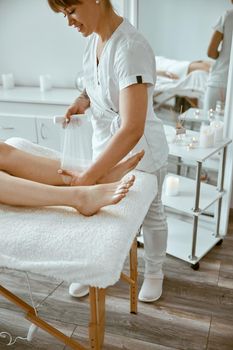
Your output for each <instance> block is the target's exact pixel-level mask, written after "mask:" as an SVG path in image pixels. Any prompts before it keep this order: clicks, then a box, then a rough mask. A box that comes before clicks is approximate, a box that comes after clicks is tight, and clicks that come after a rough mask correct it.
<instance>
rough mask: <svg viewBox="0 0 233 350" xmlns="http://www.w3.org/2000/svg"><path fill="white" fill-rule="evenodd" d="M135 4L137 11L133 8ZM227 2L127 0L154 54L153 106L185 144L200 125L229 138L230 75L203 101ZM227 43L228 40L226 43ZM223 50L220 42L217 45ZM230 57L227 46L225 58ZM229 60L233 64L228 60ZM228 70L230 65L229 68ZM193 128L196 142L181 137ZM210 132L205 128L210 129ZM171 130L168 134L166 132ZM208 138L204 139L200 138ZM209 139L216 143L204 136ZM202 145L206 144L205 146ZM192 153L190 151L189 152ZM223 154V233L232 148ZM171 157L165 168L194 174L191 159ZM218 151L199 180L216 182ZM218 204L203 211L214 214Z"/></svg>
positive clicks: (231, 133) (231, 131)
mask: <svg viewBox="0 0 233 350" xmlns="http://www.w3.org/2000/svg"><path fill="white" fill-rule="evenodd" d="M135 8H136V11H135ZM232 9H233V5H232V3H231V1H230V0H221V1H219V0H206V1H202V0H195V1H193V0H147V1H146V2H145V1H144V0H131V15H132V16H133V21H132V22H134V23H135V24H136V25H137V28H138V29H139V31H140V32H141V33H142V34H143V35H144V36H145V37H146V38H147V40H148V41H149V43H150V45H151V46H152V48H153V50H154V53H155V56H156V66H157V83H156V86H155V92H154V110H155V112H156V115H157V116H158V117H159V118H160V119H162V120H163V122H164V125H165V129H166V130H168V139H169V140H171V139H174V135H176V133H177V129H181V130H180V131H181V135H178V136H177V135H176V136H175V138H176V140H177V139H178V141H176V142H178V143H179V142H180V143H181V144H183V145H184V144H185V145H186V146H187V148H189V147H190V151H191V150H192V148H195V147H196V142H197V141H198V142H201V140H200V135H201V134H202V132H203V130H205V129H204V126H205V125H206V126H208V127H209V126H210V125H211V124H212V126H213V128H214V127H215V126H216V127H219V137H220V138H221V137H222V134H224V136H225V137H229V138H230V139H231V138H232V136H233V126H232V123H231V117H230V115H231V112H232V103H233V101H232V98H231V96H232V83H231V76H230V73H229V76H228V77H229V79H228V80H227V79H226V86H227V82H228V90H227V89H226V88H225V90H224V88H221V89H220V90H221V91H220V95H219V96H218V98H217V99H216V101H215V102H214V104H213V106H211V108H210V106H208V104H206V95H205V93H206V89H207V82H208V81H209V79H210V72H211V70H212V67H213V64H214V63H215V60H214V59H211V58H209V57H208V56H207V50H208V46H209V43H210V39H211V37H212V34H213V33H214V26H215V25H216V24H217V22H218V19H219V18H220V16H221V15H223V14H224V13H226V11H227V10H232ZM228 42H229V41H228ZM219 48H221V45H220V46H219ZM229 56H230V50H229V53H228V57H229ZM231 64H232V62H231ZM230 72H232V68H231V67H230ZM183 129H184V130H185V131H187V130H191V131H193V132H194V133H195V132H197V138H198V140H195V138H194V139H192V138H190V137H187V135H188V134H189V131H188V132H187V133H186V136H185V135H182V132H183V131H182V130H183ZM208 130H209V129H208ZM169 133H170V134H169ZM203 142H206V140H205V138H204V141H203ZM208 142H214V141H211V140H208ZM203 147H205V144H203ZM190 154H191V153H190ZM224 157H226V158H225V166H224V169H225V170H224V171H225V180H224V190H225V192H226V193H225V196H223V199H222V202H221V212H222V213H221V223H220V225H221V232H222V233H224V234H225V233H226V230H227V223H228V214H229V208H230V205H231V206H233V205H232V204H233V202H232V203H231V187H232V149H231V146H228V147H227V152H226V155H225V156H224ZM189 158H192V157H191V156H190V157H187V158H186V159H184V158H182V161H181V157H180V158H179V157H178V162H180V161H181V162H182V164H181V166H180V164H178V165H177V157H175V158H174V157H169V171H171V172H173V173H177V171H178V172H179V173H180V174H181V175H184V176H185V177H188V178H193V179H195V178H196V168H195V165H196V164H195V162H192V160H191V159H189ZM222 159H223V153H222V151H221V152H219V153H217V154H215V155H213V156H212V157H210V159H208V160H207V161H206V162H204V163H203V164H202V169H201V181H202V182H203V183H206V184H211V185H215V186H219V172H221V171H222ZM217 211H218V208H217V206H214V205H213V206H210V207H208V210H207V211H206V214H207V215H210V217H214V216H215V217H216V216H217V214H216V212H217Z"/></svg>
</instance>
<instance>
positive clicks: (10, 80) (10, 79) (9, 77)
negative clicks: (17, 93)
mask: <svg viewBox="0 0 233 350" xmlns="http://www.w3.org/2000/svg"><path fill="white" fill-rule="evenodd" d="M2 85H3V89H13V87H14V86H15V82H14V76H13V74H12V73H9V74H2Z"/></svg>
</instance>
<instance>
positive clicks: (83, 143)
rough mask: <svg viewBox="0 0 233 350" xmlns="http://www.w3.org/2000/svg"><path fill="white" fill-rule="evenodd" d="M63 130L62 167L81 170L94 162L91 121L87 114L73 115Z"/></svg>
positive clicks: (69, 169)
mask: <svg viewBox="0 0 233 350" xmlns="http://www.w3.org/2000/svg"><path fill="white" fill-rule="evenodd" d="M63 130H64V133H63V146H62V154H61V169H63V170H68V171H77V172H81V171H83V170H85V169H86V168H88V167H89V166H90V165H91V163H92V125H91V122H90V120H89V118H88V117H87V116H86V115H80V116H73V117H72V118H71V120H70V122H69V124H67V125H66V127H65V128H64V129H63ZM66 180H68V179H66Z"/></svg>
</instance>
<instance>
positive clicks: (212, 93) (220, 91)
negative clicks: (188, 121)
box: [204, 86, 226, 111]
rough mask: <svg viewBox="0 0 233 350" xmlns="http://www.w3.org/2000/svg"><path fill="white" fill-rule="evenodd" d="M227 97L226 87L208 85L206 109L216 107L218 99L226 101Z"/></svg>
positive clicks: (205, 101)
mask: <svg viewBox="0 0 233 350" xmlns="http://www.w3.org/2000/svg"><path fill="white" fill-rule="evenodd" d="M225 99H226V88H224V87H213V86H208V87H207V90H206V93H205V99H204V110H205V111H208V110H209V109H211V108H212V109H215V107H216V102H217V101H222V102H225Z"/></svg>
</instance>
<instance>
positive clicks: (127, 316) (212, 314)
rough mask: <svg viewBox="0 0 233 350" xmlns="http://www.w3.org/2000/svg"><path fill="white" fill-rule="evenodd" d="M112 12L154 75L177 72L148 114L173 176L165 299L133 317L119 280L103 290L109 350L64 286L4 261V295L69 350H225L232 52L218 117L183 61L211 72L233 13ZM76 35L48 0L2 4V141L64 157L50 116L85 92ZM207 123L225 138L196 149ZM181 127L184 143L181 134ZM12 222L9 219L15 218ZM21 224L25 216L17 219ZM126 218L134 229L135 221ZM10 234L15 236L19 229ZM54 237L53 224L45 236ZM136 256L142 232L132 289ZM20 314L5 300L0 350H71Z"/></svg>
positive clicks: (81, 43) (167, 199) (229, 295)
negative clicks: (137, 42)
mask: <svg viewBox="0 0 233 350" xmlns="http://www.w3.org/2000/svg"><path fill="white" fill-rule="evenodd" d="M112 3H113V5H114V7H115V8H116V10H117V11H118V13H119V14H121V15H122V16H124V17H126V18H128V19H129V20H130V21H131V23H132V24H133V25H135V26H136V27H137V28H138V30H139V31H140V32H141V33H142V34H143V35H144V36H145V37H146V38H147V40H148V41H149V43H150V45H151V46H152V48H153V51H154V54H155V56H158V61H160V64H161V67H160V70H164V71H165V73H166V74H167V73H177V72H180V70H181V71H182V74H183V75H182V76H179V78H180V79H179V81H178V80H176V79H173V80H172V79H169V77H167V76H165V77H163V76H158V86H156V87H155V93H154V110H155V113H156V114H157V116H158V117H159V118H160V119H161V120H162V121H163V123H164V127H165V133H166V137H167V141H168V144H169V160H168V172H169V176H167V179H166V180H165V183H164V188H163V202H164V204H165V210H166V214H167V218H168V242H167V255H166V260H165V264H164V275H165V277H164V284H163V294H162V296H161V298H160V299H159V300H157V301H156V302H153V303H143V302H139V303H138V313H137V315H135V314H133V313H130V312H129V304H130V302H129V296H128V294H129V293H128V289H129V287H128V285H127V284H125V283H124V281H121V280H119V281H118V282H117V283H116V284H115V285H114V286H110V287H109V288H108V289H107V292H106V294H107V295H106V320H105V337H104V345H103V347H101V346H99V345H98V346H97V345H96V344H95V345H92V347H90V345H89V335H88V324H89V299H88V297H87V296H86V297H83V298H72V297H71V296H70V295H69V294H68V288H69V284H68V282H62V281H60V280H56V279H52V278H50V277H48V276H46V274H45V275H43V274H41V275H40V274H37V273H33V272H28V273H26V272H24V271H22V269H19V270H17V266H16V268H15V269H13V268H12V269H10V268H6V267H5V265H4V262H1V261H0V286H3V287H4V288H7V289H8V290H10V291H11V292H12V293H14V294H15V295H17V296H18V297H20V298H21V299H23V300H25V301H26V302H27V303H29V304H30V305H32V306H33V307H34V306H36V309H37V311H38V314H39V316H40V317H41V318H42V319H43V320H45V321H46V322H48V323H49V324H51V325H53V326H54V327H55V328H56V329H58V330H59V331H61V332H62V333H64V334H65V335H66V336H67V337H71V338H72V339H74V340H78V341H79V342H80V344H82V346H83V347H75V346H74V347H73V349H88V348H91V349H96V350H100V349H101V348H102V349H104V350H107V349H109V350H120V349H128V350H129V349H130V350H232V349H233V195H232V181H233V177H232V176H233V174H232V170H233V165H232V159H233V152H232V144H231V139H232V137H233V118H232V115H233V97H232V96H233V50H232V52H231V60H230V68H229V74H228V85H227V95H226V101H225V106H224V105H223V104H222V105H221V108H220V110H218V111H213V112H212V111H204V110H203V103H204V102H203V101H204V93H205V90H206V82H207V79H208V72H206V71H205V70H195V71H194V72H192V73H190V74H193V75H192V76H190V75H189V76H188V77H186V70H187V67H188V65H189V63H191V62H193V61H199V60H203V61H210V64H212V63H213V60H211V59H209V58H208V56H207V48H208V44H209V41H210V38H211V35H212V32H213V29H212V27H213V25H214V24H215V23H216V20H217V19H218V18H219V17H220V15H221V14H223V13H224V12H225V11H226V10H228V9H231V8H232V4H231V3H230V1H229V0H112ZM72 29H73V28H70V27H68V26H67V25H66V19H64V16H63V15H62V14H55V13H53V12H52V11H51V10H50V9H49V7H48V4H47V0H0V47H1V48H0V140H1V141H5V140H6V139H8V138H11V137H21V138H24V139H28V140H30V141H32V142H33V143H35V144H39V145H41V146H45V147H48V148H51V149H54V150H56V151H62V144H63V142H62V140H63V137H64V135H63V134H64V130H63V129H62V127H61V125H59V124H55V123H54V121H53V118H54V116H62V115H64V113H65V111H66V109H67V108H68V106H69V105H70V104H71V103H72V102H73V100H74V99H75V98H76V97H77V95H78V94H79V93H80V91H82V89H83V88H84V86H83V79H82V74H83V73H82V55H83V51H84V47H85V39H84V38H83V37H82V35H80V34H79V33H77V31H74V30H72ZM164 58H166V59H164ZM167 59H168V60H167ZM176 67H178V68H176ZM157 69H158V67H157ZM176 69H177V71H176ZM172 70H173V71H172ZM177 74H178V75H179V73H177ZM180 74H181V73H180ZM3 80H5V82H3ZM3 83H4V84H5V85H4V86H3ZM40 84H41V86H40ZM50 85H51V88H50ZM42 90H43V91H42ZM224 107H225V108H224ZM212 114H214V115H215V116H217V117H216V118H218V122H219V121H220V124H219V125H220V127H222V125H223V130H224V131H223V134H224V136H223V138H222V139H221V140H220V142H219V143H217V146H216V144H215V145H212V146H211V147H210V148H204V146H203V148H202V147H199V144H198V139H199V138H200V127H201V125H202V123H203V122H205V121H212V122H213V118H214V117H213V115H212ZM180 115H181V116H180ZM211 118H212V119H211ZM177 129H178V130H182V131H184V130H185V131H186V133H184V134H182V133H177ZM83 130H84V131H83V134H82V135H81V137H82V138H83V139H84V140H85V142H86V140H91V129H90V128H87V129H85V128H84V129H83ZM14 142H17V139H16V141H14ZM19 142H20V141H19ZM86 152H87V153H88V152H89V151H86ZM88 155H89V153H88ZM0 191H1V188H0ZM143 203H144V202H143V200H142V204H141V205H144V204H143ZM139 207H140V204H139ZM17 210H18V209H17ZM17 210H16V211H15V210H14V213H15V212H17ZM4 215H5V214H4V210H3V209H2V206H1V205H0V239H1V241H2V244H0V247H3V248H2V251H1V249H0V259H1V257H2V256H4V251H3V250H4V238H5V236H4V235H5V234H7V231H6V229H5V227H3V225H6V220H5V218H4ZM7 215H8V218H9V220H12V217H13V215H11V212H10V210H9V212H8V213H7ZM18 215H22V214H20V211H19V212H18ZM98 215H99V214H96V216H97V220H98ZM131 215H132V221H133V220H134V219H135V218H134V216H135V213H134V212H132V213H131ZM93 222H94V221H93ZM37 224H38V225H40V223H37ZM54 224H55V223H54ZM25 225H27V223H25ZM54 227H57V226H54ZM14 230H15V236H17V227H16V226H15V228H14ZM53 230H54V229H53V222H52V221H51V222H50V224H49V227H48V232H47V235H49V234H50V232H51V231H53ZM3 232H5V233H4V235H3V234H2V233H3ZM11 234H12V232H11ZM93 234H95V228H93ZM135 234H136V232H135ZM57 240H59V237H58V238H57ZM99 245H100V246H101V241H100V242H99ZM54 249H56V245H55V246H54ZM96 249H97V248H96ZM15 250H17V247H15ZM143 250H144V248H143V237H142V235H141V234H140V233H138V237H137V254H138V285H139V287H140V286H141V284H142V281H143V271H144V260H143ZM87 254H89V252H88V251H87ZM90 255H91V254H90ZM94 256H95V255H94ZM77 257H78V251H77ZM129 270H130V262H129V258H128V257H127V259H126V261H125V264H124V270H123V271H124V273H125V274H128V273H129ZM31 297H32V298H31ZM24 316H25V312H24V311H23V310H21V309H20V308H19V307H18V306H17V305H15V304H13V303H12V302H11V301H10V300H9V299H6V298H4V297H3V296H2V295H1V293H0V350H4V349H11V348H12V349H15V350H27V349H41V350H42V349H43V350H65V349H67V350H68V349H70V348H71V347H69V345H68V344H67V343H66V344H64V343H62V341H60V340H59V339H57V338H55V337H53V336H51V335H50V334H49V333H48V332H45V331H44V330H41V329H37V332H36V333H35V334H34V336H33V338H32V339H31V340H30V341H28V340H27V335H28V329H29V327H30V325H31V322H30V321H29V320H27V319H25V317H24ZM16 337H19V338H18V339H16ZM15 340H16V342H14V341H15ZM9 343H12V345H11V346H8V344H9Z"/></svg>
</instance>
